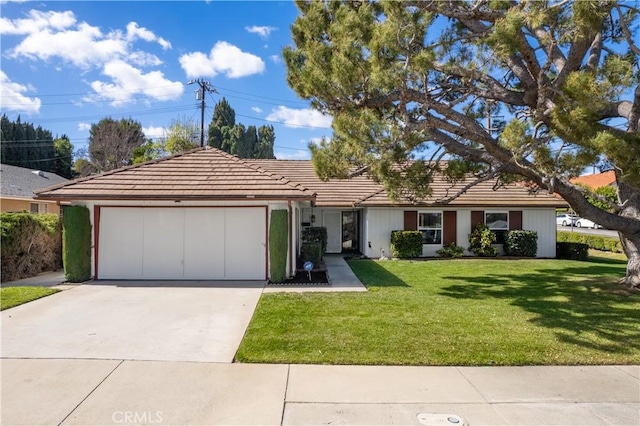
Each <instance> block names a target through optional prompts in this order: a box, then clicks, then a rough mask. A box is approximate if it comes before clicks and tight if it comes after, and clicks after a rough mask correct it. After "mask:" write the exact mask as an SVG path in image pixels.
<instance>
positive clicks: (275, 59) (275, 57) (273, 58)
mask: <svg viewBox="0 0 640 426" xmlns="http://www.w3.org/2000/svg"><path fill="white" fill-rule="evenodd" d="M269 59H271V61H272V62H273V63H274V64H279V63H280V62H282V59H280V56H278V55H271V56H269Z"/></svg>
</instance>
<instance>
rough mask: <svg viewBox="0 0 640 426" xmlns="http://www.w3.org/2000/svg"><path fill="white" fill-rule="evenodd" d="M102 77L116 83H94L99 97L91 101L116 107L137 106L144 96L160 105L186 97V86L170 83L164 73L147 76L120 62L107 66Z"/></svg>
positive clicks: (94, 88)
mask: <svg viewBox="0 0 640 426" xmlns="http://www.w3.org/2000/svg"><path fill="white" fill-rule="evenodd" d="M102 74H103V75H105V76H107V77H110V78H111V80H112V82H111V83H105V82H102V81H93V82H92V83H91V87H92V88H93V90H94V91H95V92H96V95H95V96H93V97H92V98H90V99H89V100H91V99H104V100H109V101H111V105H112V106H122V105H125V104H128V103H131V102H135V96H136V95H144V96H145V97H147V98H151V99H155V100H157V101H168V100H174V99H177V98H179V97H180V96H182V94H183V93H184V85H183V84H182V83H181V82H179V81H170V80H167V79H166V78H165V77H164V74H163V73H162V72H160V71H151V72H148V73H144V72H142V71H140V70H139V69H137V68H135V67H133V66H131V65H129V64H128V63H126V62H124V61H122V60H119V59H116V60H113V61H111V62H108V63H107V64H105V66H104V68H103V70H102Z"/></svg>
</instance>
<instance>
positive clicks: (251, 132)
mask: <svg viewBox="0 0 640 426" xmlns="http://www.w3.org/2000/svg"><path fill="white" fill-rule="evenodd" d="M275 138H276V136H275V131H274V129H273V126H260V127H259V128H257V129H256V127H255V126H248V127H245V126H244V125H243V124H242V123H236V112H235V111H234V109H233V108H231V105H230V104H229V102H228V101H227V100H226V99H225V98H222V100H221V101H220V102H218V103H217V104H216V106H215V108H214V110H213V119H212V120H211V123H210V124H209V129H208V140H207V144H208V145H209V146H212V147H214V148H217V149H221V150H223V151H225V152H228V153H230V154H233V155H236V156H238V157H240V158H275V156H274V155H273V143H274V141H275Z"/></svg>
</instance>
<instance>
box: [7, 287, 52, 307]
mask: <svg viewBox="0 0 640 426" xmlns="http://www.w3.org/2000/svg"><path fill="white" fill-rule="evenodd" d="M59 291H60V290H58V289H55V288H48V287H6V288H2V289H0V302H1V303H0V311H4V310H5V309H9V308H13V307H14V306H18V305H22V304H23V303H27V302H31V301H32V300H36V299H40V298H41V297H45V296H49V295H50V294H53V293H57V292H59Z"/></svg>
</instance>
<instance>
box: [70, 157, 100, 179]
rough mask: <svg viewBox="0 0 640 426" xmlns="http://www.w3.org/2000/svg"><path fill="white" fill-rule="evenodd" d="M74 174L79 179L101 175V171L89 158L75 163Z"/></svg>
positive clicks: (79, 159) (83, 158) (82, 158)
mask: <svg viewBox="0 0 640 426" xmlns="http://www.w3.org/2000/svg"><path fill="white" fill-rule="evenodd" d="M73 173H74V174H75V175H76V176H78V177H86V176H91V175H93V174H96V173H99V171H98V169H97V168H96V166H94V165H93V164H92V163H91V161H89V160H88V159H87V158H85V157H80V158H77V159H76V161H75V162H74V163H73Z"/></svg>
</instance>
